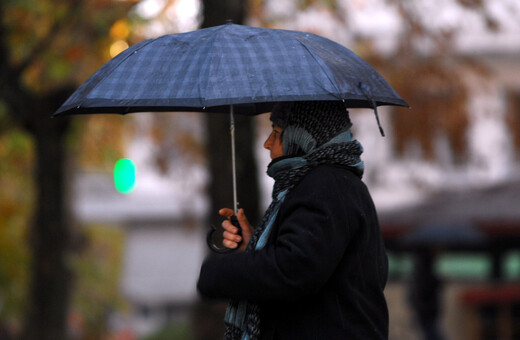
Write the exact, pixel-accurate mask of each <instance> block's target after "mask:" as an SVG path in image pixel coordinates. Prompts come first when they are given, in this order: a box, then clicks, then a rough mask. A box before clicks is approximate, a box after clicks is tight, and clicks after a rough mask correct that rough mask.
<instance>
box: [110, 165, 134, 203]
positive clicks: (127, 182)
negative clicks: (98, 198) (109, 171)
mask: <svg viewBox="0 0 520 340" xmlns="http://www.w3.org/2000/svg"><path fill="white" fill-rule="evenodd" d="M114 184H115V186H116V189H117V191H119V192H120V193H122V194H128V193H130V192H132V191H133V190H134V189H135V163H134V162H132V161H131V160H130V159H128V158H122V159H120V160H118V161H117V162H116V165H115V167H114Z"/></svg>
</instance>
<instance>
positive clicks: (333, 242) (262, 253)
mask: <svg viewBox="0 0 520 340" xmlns="http://www.w3.org/2000/svg"><path fill="white" fill-rule="evenodd" d="M320 168H321V167H318V168H316V169H314V170H313V171H311V172H310V173H309V174H308V175H307V176H306V177H305V178H304V180H302V182H301V183H300V184H299V185H298V186H297V187H296V188H295V189H293V191H292V192H291V193H290V195H289V196H288V197H287V200H286V201H285V202H284V203H283V205H282V208H281V210H280V215H279V216H278V217H279V220H280V225H279V228H278V231H277V236H276V237H275V239H274V242H268V244H267V245H266V247H264V248H263V249H261V250H259V251H255V252H248V253H244V252H243V253H236V254H230V255H226V256H223V257H219V258H210V259H208V260H206V261H205V262H204V263H203V265H202V268H201V273H200V277H199V282H198V290H199V292H200V293H201V295H203V296H205V297H209V298H235V299H249V300H257V301H262V300H272V299H289V300H292V299H297V298H299V297H302V296H305V295H308V294H312V293H315V292H317V291H318V290H320V289H321V288H322V287H323V286H324V284H325V283H326V282H327V280H328V279H329V278H330V277H331V275H332V274H333V273H334V270H335V268H336V267H337V266H338V264H339V262H340V261H341V259H342V257H343V254H344V253H345V249H346V247H347V246H348V244H349V241H350V239H351V237H352V235H353V234H354V233H355V231H356V230H357V228H358V225H359V224H360V216H361V214H360V213H359V211H358V209H357V208H356V207H355V202H354V200H353V199H352V195H351V194H349V192H350V190H348V188H346V186H345V184H344V183H343V181H342V180H341V178H340V177H339V176H333V175H331V174H330V173H327V171H326V170H327V169H326V168H325V169H320Z"/></svg>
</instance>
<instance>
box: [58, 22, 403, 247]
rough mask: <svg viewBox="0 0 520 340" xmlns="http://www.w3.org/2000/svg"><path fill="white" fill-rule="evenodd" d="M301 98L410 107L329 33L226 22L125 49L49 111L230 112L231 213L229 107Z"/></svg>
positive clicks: (244, 108) (252, 110)
mask: <svg viewBox="0 0 520 340" xmlns="http://www.w3.org/2000/svg"><path fill="white" fill-rule="evenodd" d="M303 100H306V101H307V100H342V101H344V102H345V105H346V106H347V107H353V108H373V109H374V112H375V113H376V118H377V106H379V105H397V106H408V104H407V103H406V102H405V101H404V100H403V99H402V98H401V97H400V96H399V95H398V94H397V93H396V92H395V91H394V90H393V89H392V87H390V85H389V84H388V83H387V82H386V81H385V80H384V79H383V78H382V77H381V75H380V74H379V73H377V71H375V70H374V69H373V68H372V67H371V66H370V65H368V64H367V63H366V62H365V61H364V60H362V59H361V58H359V57H358V56H357V55H356V54H354V53H353V52H352V51H350V50H349V49H347V48H345V47H343V46H341V45H339V44H337V43H335V42H333V41H331V40H328V39H326V38H323V37H321V36H318V35H315V34H311V33H305V32H298V31H288V30H279V29H268V28H259V27H248V26H241V25H235V24H232V23H228V24H226V25H222V26H215V27H211V28H206V29H201V30H197V31H193V32H188V33H179V34H171V35H164V36H161V37H158V38H156V39H150V40H145V41H143V42H140V43H138V44H136V45H134V46H132V47H130V48H128V49H127V50H125V51H124V52H122V53H120V54H119V55H117V56H116V57H115V58H113V59H112V60H110V61H109V62H108V63H106V64H105V65H104V66H103V67H101V68H100V69H99V70H98V71H97V72H96V73H94V74H93V75H92V76H91V77H90V78H89V79H88V80H87V81H86V82H85V83H84V84H83V85H81V87H80V88H79V89H77V90H76V91H75V92H74V93H73V94H72V96H71V97H70V98H69V99H68V100H67V101H66V102H65V103H64V104H63V105H62V106H61V107H60V108H59V109H58V111H56V113H55V114H54V116H59V115H67V114H84V113H121V114H126V113H130V112H147V111H198V112H231V137H232V144H231V145H232V158H233V160H232V162H233V166H232V169H233V200H234V208H235V215H236V211H237V197H236V172H235V150H234V123H233V113H234V112H236V113H239V114H246V115H255V114H259V113H264V112H269V111H271V108H272V105H273V104H274V103H275V102H281V101H303ZM378 124H379V119H378ZM381 133H382V134H383V132H382V129H381ZM209 238H210V235H208V240H209ZM208 244H210V247H212V249H213V250H216V247H215V246H214V245H212V244H211V243H210V242H209V241H208Z"/></svg>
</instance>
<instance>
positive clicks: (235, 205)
mask: <svg viewBox="0 0 520 340" xmlns="http://www.w3.org/2000/svg"><path fill="white" fill-rule="evenodd" d="M229 123H230V124H229V125H230V126H229V130H230V133H231V167H232V172H233V211H234V212H235V216H236V215H237V213H238V202H237V169H236V160H235V117H234V113H233V104H231V105H230V110H229Z"/></svg>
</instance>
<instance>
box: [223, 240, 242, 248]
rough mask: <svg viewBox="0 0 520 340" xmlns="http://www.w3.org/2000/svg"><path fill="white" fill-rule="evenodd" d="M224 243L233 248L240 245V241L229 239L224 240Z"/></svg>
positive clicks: (225, 245)
mask: <svg viewBox="0 0 520 340" xmlns="http://www.w3.org/2000/svg"><path fill="white" fill-rule="evenodd" d="M222 244H223V245H224V247H226V248H231V249H235V248H236V247H238V243H236V242H232V241H229V240H223V241H222Z"/></svg>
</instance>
